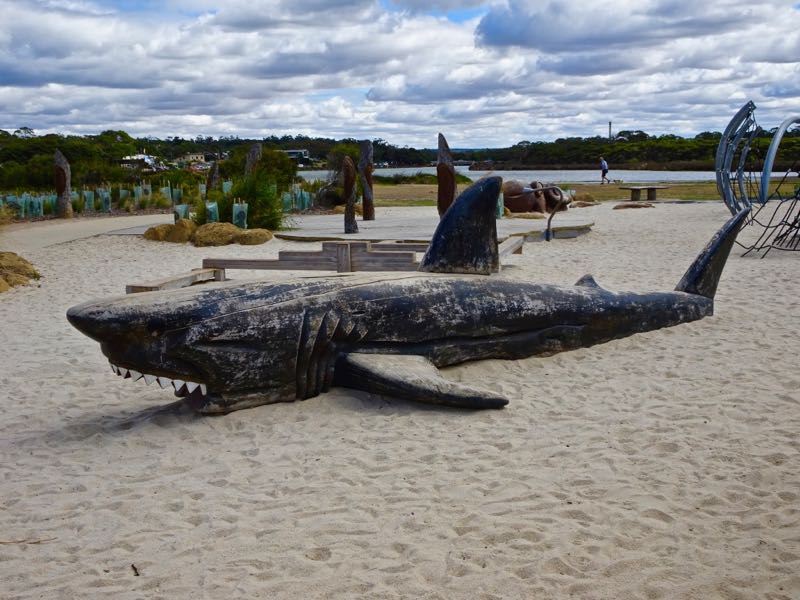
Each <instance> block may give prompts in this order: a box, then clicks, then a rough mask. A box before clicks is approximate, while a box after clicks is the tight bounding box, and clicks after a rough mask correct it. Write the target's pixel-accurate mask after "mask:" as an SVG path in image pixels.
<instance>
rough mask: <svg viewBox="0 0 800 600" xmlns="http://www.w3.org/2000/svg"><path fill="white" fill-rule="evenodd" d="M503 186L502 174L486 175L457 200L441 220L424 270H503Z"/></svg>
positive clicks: (485, 272) (423, 265)
mask: <svg viewBox="0 0 800 600" xmlns="http://www.w3.org/2000/svg"><path fill="white" fill-rule="evenodd" d="M502 185H503V178H502V177H497V176H494V177H485V178H483V179H480V180H479V181H476V182H475V183H473V184H472V185H471V186H470V187H468V188H467V189H466V190H464V191H463V192H462V193H461V195H459V197H458V198H456V199H455V200H454V201H453V203H452V204H451V205H450V208H448V209H447V212H446V213H444V215H443V216H442V219H441V221H439V226H438V227H437V228H436V231H435V232H434V234H433V238H432V239H431V244H430V246H428V251H427V252H426V253H425V256H424V257H423V258H422V261H421V262H420V265H419V270H420V271H426V272H428V273H474V274H481V275H489V274H490V273H492V272H493V271H497V270H498V269H499V266H500V258H499V254H498V250H497V216H496V214H497V213H496V211H497V199H498V197H499V196H500V189H501V187H502Z"/></svg>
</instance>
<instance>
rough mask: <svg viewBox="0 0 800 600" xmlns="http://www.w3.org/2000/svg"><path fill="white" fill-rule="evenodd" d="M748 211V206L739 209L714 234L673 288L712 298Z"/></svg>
mask: <svg viewBox="0 0 800 600" xmlns="http://www.w3.org/2000/svg"><path fill="white" fill-rule="evenodd" d="M749 212H750V209H749V208H744V209H742V210H740V211H739V212H738V213H737V214H735V215H734V216H733V217H731V218H730V219H729V220H728V221H727V222H726V223H725V225H723V226H722V228H721V229H720V230H719V231H717V233H716V234H714V237H713V238H711V241H710V242H708V245H707V246H706V247H705V249H704V250H703V251H702V252H701V253H700V255H699V256H698V257H697V258H696V259H695V261H694V263H692V266H691V267H689V270H688V271H686V273H685V274H684V276H683V278H682V279H681V280H680V282H679V283H678V286H677V287H676V288H675V291H676V292H686V293H688V294H698V295H700V296H704V297H706V298H710V299H713V298H714V294H716V292H717V284H718V283H719V278H720V276H721V275H722V270H723V269H724V268H725V263H726V262H727V260H728V255H729V254H730V252H731V248H732V247H733V243H734V242H735V241H736V236H737V235H738V234H739V230H740V229H741V227H742V224H743V223H744V221H745V218H746V217H747V215H748V213H749Z"/></svg>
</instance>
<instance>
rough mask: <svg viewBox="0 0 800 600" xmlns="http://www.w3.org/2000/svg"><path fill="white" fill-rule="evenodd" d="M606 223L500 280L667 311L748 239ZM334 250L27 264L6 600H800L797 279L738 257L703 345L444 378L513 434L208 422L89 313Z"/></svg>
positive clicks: (652, 346) (6, 320)
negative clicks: (251, 261)
mask: <svg viewBox="0 0 800 600" xmlns="http://www.w3.org/2000/svg"><path fill="white" fill-rule="evenodd" d="M581 210H585V211H589V212H588V213H587V214H591V216H592V217H593V218H594V219H595V221H596V225H595V228H594V230H593V231H592V233H591V234H589V235H587V236H583V237H580V238H577V239H574V240H557V241H555V242H552V243H538V244H526V246H525V249H524V253H523V255H521V256H512V257H511V259H510V260H509V262H510V263H511V264H512V266H511V267H509V268H508V269H506V270H504V272H503V274H502V276H504V277H510V278H518V279H520V280H532V281H547V282H552V283H562V284H572V283H574V282H575V280H577V279H578V278H579V277H580V276H582V275H584V274H585V273H589V272H590V273H593V274H594V275H595V276H596V278H597V280H598V281H599V282H600V283H601V284H602V285H604V286H606V287H609V288H610V289H616V290H622V289H628V290H637V291H646V290H670V289H672V288H674V286H675V284H676V283H677V282H678V280H679V279H680V277H681V275H682V274H683V272H684V271H685V270H686V268H687V267H688V265H689V264H690V263H691V261H692V259H693V258H694V256H695V255H696V254H697V253H698V252H699V251H700V250H701V249H702V247H703V246H704V244H705V243H706V242H707V241H708V239H709V238H710V237H711V235H712V234H713V233H714V231H715V230H716V229H717V228H718V227H719V226H720V225H721V224H722V223H723V222H724V221H725V219H726V218H727V216H728V214H727V212H726V209H725V208H724V206H723V205H722V204H721V203H712V204H681V205H675V204H664V205H658V206H657V207H655V208H653V209H647V210H639V211H611V209H610V207H609V206H601V207H598V208H589V209H581ZM378 218H379V219H380V218H381V216H380V214H379V215H378ZM752 234H753V232H750V231H745V232H744V233H743V236H744V237H747V236H752ZM317 246H318V245H316V244H298V243H291V242H281V241H278V240H275V241H273V242H270V243H269V244H267V245H266V246H260V247H226V248H216V249H210V248H193V247H191V246H175V245H170V244H159V243H152V242H146V241H144V240H142V239H140V238H135V237H129V236H106V235H103V236H97V237H92V238H87V239H81V240H77V241H73V242H68V243H61V244H57V245H50V246H46V247H42V248H31V249H29V250H28V251H27V252H25V257H26V258H27V259H28V260H30V261H31V262H33V263H34V264H35V265H36V267H37V268H38V270H39V271H40V272H41V274H42V276H43V278H42V279H41V280H40V281H39V282H37V283H35V284H33V285H31V286H27V287H23V288H15V289H14V290H12V291H10V292H8V293H5V294H3V295H2V296H0V323H1V324H2V328H0V390H1V393H2V397H3V399H4V402H3V408H4V414H3V417H2V420H0V423H1V424H0V453H1V454H2V461H0V542H2V543H1V544H0V582H2V583H0V597H2V598H7V599H15V598H95V597H97V598H99V597H104V598H106V597H108V598H121V599H128V598H130V599H135V598H197V597H204V598H228V597H229V598H239V597H242V598H256V597H259V598H387V599H389V598H426V599H439V598H441V599H450V598H483V599H490V598H498V599H500V598H503V599H509V598H614V599H627V598H642V599H645V598H646V599H656V598H696V599H698V600H699V599H714V598H720V599H747V598H754V599H755V598H770V599H773V600H775V599H786V600H789V599H795V598H800V575H798V573H800V460H799V459H800V437H799V436H798V432H800V391H798V390H800V372H798V369H797V362H798V356H800V339H799V336H798V332H797V315H798V314H799V313H800V276H799V275H800V256H799V255H797V254H792V253H778V252H772V253H771V254H770V255H768V256H767V257H766V258H765V259H763V260H761V259H759V258H757V257H749V256H748V257H744V258H742V257H741V256H740V254H741V252H735V253H734V254H733V255H732V257H731V259H730V261H729V263H728V266H727V267H726V271H725V273H724V275H723V279H722V282H721V283H720V287H719V292H718V294H717V299H716V314H715V316H714V317H711V318H707V319H704V320H702V321H699V322H695V323H690V324H685V325H681V326H678V327H674V328H671V329H666V330H661V331H655V332H650V333H646V334H641V335H637V336H634V337H630V338H627V339H624V340H619V341H615V342H612V343H608V344H604V345H600V346H595V347H592V348H587V349H581V350H577V351H573V352H568V353H563V354H559V355H556V356H553V357H550V358H534V359H527V360H521V361H499V360H491V361H483V362H477V363H470V364H468V365H463V366H460V367H455V368H451V369H448V370H446V371H445V374H446V376H448V377H450V378H452V379H454V380H458V381H465V382H470V383H471V384H474V385H484V386H489V387H494V388H496V389H498V390H500V391H502V392H503V393H504V394H507V395H508V396H509V397H510V398H511V403H510V405H509V406H508V407H507V408H506V409H504V410H501V411H487V412H465V411H460V410H447V409H437V408H434V407H429V406H420V405H414V404H410V403H407V402H402V401H399V400H394V399H392V398H389V397H381V396H371V395H369V394H364V393H358V392H353V391H349V390H342V389H334V390H333V391H331V392H330V393H328V394H324V395H322V396H319V397H317V398H312V399H310V400H307V401H304V402H296V403H291V404H279V405H271V406H263V407H259V408H256V409H251V410H246V411H240V412H236V413H232V414H230V415H227V416H223V417H216V418H209V417H197V416H195V415H194V414H193V413H191V412H190V411H188V410H187V409H185V408H184V407H183V406H182V405H180V404H178V403H174V402H173V400H174V398H173V397H172V396H171V394H169V393H168V392H167V391H166V390H160V389H158V388H157V387H154V386H151V387H146V386H145V385H144V384H143V383H141V382H139V383H132V382H130V381H124V380H122V379H120V378H119V377H116V376H114V375H113V374H112V373H111V370H110V368H109V367H108V363H107V361H106V360H105V359H104V357H103V356H102V354H101V353H100V350H99V347H98V345H97V344H96V343H95V342H93V341H92V340H90V339H88V338H86V337H84V336H82V335H81V334H80V333H78V332H77V331H76V330H74V329H72V328H71V327H70V325H69V324H68V323H67V321H66V319H65V317H64V313H65V311H66V309H67V308H68V307H69V306H71V305H73V304H76V303H78V302H82V301H84V300H87V299H90V298H94V297H102V296H108V295H118V294H121V293H122V292H123V291H124V286H125V284H126V283H131V282H135V281H142V280H147V279H152V278H156V277H159V276H162V275H164V276H166V275H169V274H174V273H178V272H181V271H184V270H187V269H189V268H192V267H196V266H199V264H200V261H201V259H202V258H203V257H206V256H212V255H213V256H259V257H275V256H276V255H277V252H278V250H279V249H281V248H286V247H291V248H294V249H301V248H309V249H311V248H316V247H317ZM3 249H5V250H12V251H15V248H13V247H10V248H3ZM16 251H19V250H16ZM253 275H254V274H253V273H243V274H239V273H234V274H233V276H235V277H237V278H239V277H248V276H253ZM290 275H291V274H290V273H280V272H271V273H268V274H267V276H268V277H271V278H278V277H289V276H290ZM132 565H133V566H135V570H134V568H133V567H132ZM135 571H137V572H138V573H139V575H138V576H137V575H136V574H135Z"/></svg>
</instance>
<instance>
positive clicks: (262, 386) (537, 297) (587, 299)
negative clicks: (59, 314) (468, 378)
mask: <svg viewBox="0 0 800 600" xmlns="http://www.w3.org/2000/svg"><path fill="white" fill-rule="evenodd" d="M489 187H490V188H491V187H493V186H489ZM489 193H492V194H494V190H493V189H490V190H489ZM451 208H452V207H451ZM744 217H745V213H740V214H739V215H737V216H735V217H734V218H732V219H731V220H730V221H728V223H726V224H725V226H724V227H723V228H722V229H721V230H720V231H719V232H718V233H717V235H716V236H715V237H714V238H713V239H712V241H711V242H710V243H709V245H708V246H707V247H706V249H705V250H704V251H703V253H701V255H700V256H699V257H698V259H697V260H696V261H695V263H694V264H693V265H692V267H691V268H690V269H689V271H687V274H686V275H685V276H684V278H683V279H682V280H681V282H680V284H679V285H678V288H677V289H676V291H673V292H654V293H644V294H637V293H627V292H625V293H614V292H611V291H608V290H605V289H603V288H601V287H600V286H599V285H597V283H596V282H595V280H594V279H593V278H592V277H591V276H585V277H583V278H581V279H580V280H579V281H578V283H577V284H576V285H575V286H568V287H561V286H554V285H544V284H536V283H521V282H519V281H512V280H507V279H502V278H499V277H486V276H479V275H456V276H452V275H440V274H427V273H420V274H404V275H400V274H397V273H392V274H385V275H383V276H376V275H364V276H362V275H354V276H350V277H337V278H307V279H299V280H292V281H287V282H280V283H271V282H267V281H258V282H250V283H224V284H212V285H209V286H203V287H202V288H188V289H182V290H175V291H168V292H149V293H141V294H132V295H128V296H124V297H119V298H113V299H108V300H101V301H95V302H88V303H85V304H81V305H79V306H76V307H73V308H71V309H70V310H69V311H68V313H67V317H68V319H69V321H70V322H71V323H72V324H73V325H74V326H75V327H77V328H78V329H79V330H80V331H82V332H83V333H85V334H86V335H88V336H89V337H91V338H93V339H95V340H97V341H98V342H100V344H101V348H102V351H103V353H104V354H105V355H106V356H107V357H108V359H109V361H110V362H111V363H112V365H114V370H115V371H116V372H117V373H118V374H122V375H124V376H126V377H127V376H130V377H131V378H134V379H137V378H139V377H145V378H151V377H153V378H154V376H157V377H160V378H162V379H160V380H159V383H161V384H162V387H165V386H166V385H170V384H171V385H172V386H173V387H175V390H176V393H177V394H178V395H183V396H188V397H189V400H190V401H191V402H192V405H193V406H195V408H197V410H199V411H200V412H204V413H225V412H229V411H232V410H236V409H240V408H248V407H252V406H257V405H261V404H269V403H273V402H284V401H293V400H297V399H304V398H309V397H312V396H316V395H318V394H320V393H321V392H324V391H326V390H328V389H329V388H330V386H332V385H340V386H345V387H351V388H356V389H362V390H366V391H370V392H375V393H383V394H388V395H393V396H396V397H399V398H404V399H410V400H415V401H420V402H430V403H434V404H445V405H453V406H462V407H467V408H499V407H502V406H504V405H505V404H506V403H507V399H506V398H504V397H502V396H500V395H498V394H495V393H493V392H488V391H485V390H481V389H475V388H470V387H467V386H463V385H461V384H457V383H455V382H450V381H447V380H446V379H444V378H442V377H441V376H440V375H439V373H438V371H437V370H436V368H438V367H445V366H449V365H455V364H458V363H462V362H465V361H471V360H480V359H487V358H501V359H519V358H524V357H528V356H534V355H549V354H553V353H556V352H562V351H565V350H570V349H573V348H578V347H584V346H592V345H594V344H600V343H603V342H607V341H609V340H612V339H616V338H622V337H626V336H629V335H632V334H635V333H639V332H643V331H649V330H653V329H659V328H662V327H670V326H672V325H677V324H679V323H686V322H689V321H694V320H697V319H701V318H703V317H705V316H708V315H711V314H712V313H713V307H714V301H713V296H714V292H715V290H716V285H717V281H718V279H719V275H720V274H721V272H722V267H723V266H724V263H725V259H726V257H727V254H728V252H729V251H730V246H731V245H732V244H733V241H734V240H735V238H736V234H737V232H738V230H739V227H740V225H741V223H742V220H743V219H744ZM487 235H491V231H490V232H488V233H487ZM145 374H147V375H145Z"/></svg>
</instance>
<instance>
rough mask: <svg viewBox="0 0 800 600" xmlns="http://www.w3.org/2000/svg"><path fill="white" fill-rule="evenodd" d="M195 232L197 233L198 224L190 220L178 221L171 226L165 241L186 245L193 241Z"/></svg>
mask: <svg viewBox="0 0 800 600" xmlns="http://www.w3.org/2000/svg"><path fill="white" fill-rule="evenodd" d="M195 231H197V223H195V222H194V221H192V220H190V219H178V220H177V221H176V222H175V224H174V225H171V226H170V229H169V231H168V232H167V235H166V236H165V237H164V241H165V242H172V243H174V244H185V243H186V242H188V241H190V240H191V239H192V236H193V235H194V232H195Z"/></svg>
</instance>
